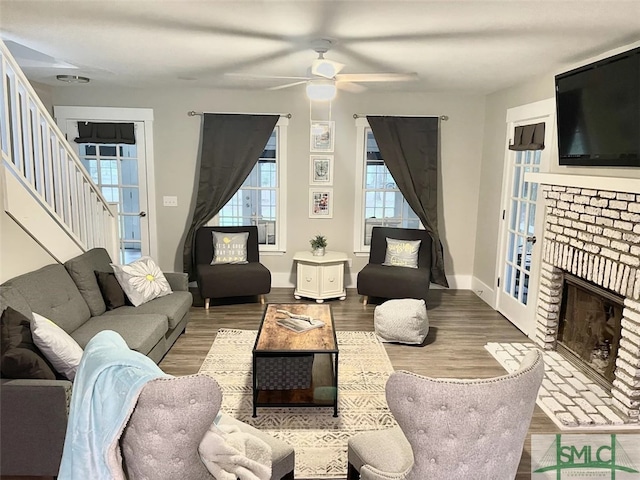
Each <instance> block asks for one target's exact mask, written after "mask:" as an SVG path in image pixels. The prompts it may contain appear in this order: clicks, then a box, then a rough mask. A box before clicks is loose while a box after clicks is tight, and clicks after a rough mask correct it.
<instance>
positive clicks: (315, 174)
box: [309, 155, 333, 185]
mask: <svg viewBox="0 0 640 480" xmlns="http://www.w3.org/2000/svg"><path fill="white" fill-rule="evenodd" d="M309 158H310V165H309V183H310V184H311V185H333V155H311V156H310V157H309Z"/></svg>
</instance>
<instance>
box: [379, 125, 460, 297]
mask: <svg viewBox="0 0 640 480" xmlns="http://www.w3.org/2000/svg"><path fill="white" fill-rule="evenodd" d="M367 120H368V121H369V125H370V126H371V130H372V131H373V136H374V137H375V139H376V142H377V144H378V148H379V149H380V153H381V154H382V158H383V160H384V163H385V165H386V166H387V168H388V169H389V172H390V173H391V176H392V177H393V179H394V180H395V182H396V185H398V189H399V190H400V193H402V195H403V196H404V198H405V199H406V200H407V203H408V204H409V206H410V207H411V208H412V209H413V211H414V212H416V215H418V218H419V219H420V221H421V222H422V224H423V225H424V228H425V229H426V230H427V232H429V235H430V236H431V239H432V240H433V241H432V245H431V282H432V283H436V284H438V285H442V286H443V287H448V286H449V283H448V282H447V277H446V276H445V272H444V258H443V249H442V242H441V241H440V236H439V235H438V140H439V133H438V127H439V125H438V122H439V120H438V118H437V117H378V116H369V115H367Z"/></svg>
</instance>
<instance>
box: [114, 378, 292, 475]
mask: <svg viewBox="0 0 640 480" xmlns="http://www.w3.org/2000/svg"><path fill="white" fill-rule="evenodd" d="M221 402H222V391H221V389H220V386H219V385H218V383H217V382H216V381H215V380H214V379H213V378H211V377H208V376H206V375H201V374H197V375H189V376H185V377H172V378H158V379H155V380H151V381H150V382H148V383H147V384H146V385H145V386H144V388H143V389H142V392H141V393H140V397H139V398H138V402H137V404H136V406H135V409H134V410H133V412H132V414H131V417H130V419H129V422H128V424H127V426H126V428H125V429H124V432H123V434H122V437H121V439H120V443H121V445H122V456H123V459H124V462H123V464H124V465H123V466H124V468H125V469H126V473H127V478H130V479H132V480H135V479H143V478H153V479H155V480H163V479H166V480H174V479H185V480H187V479H188V480H213V479H214V477H213V476H212V475H211V473H209V470H208V469H207V467H206V466H205V464H204V463H203V461H202V460H201V458H200V455H199V454H198V447H199V445H200V444H201V442H202V439H203V437H204V436H205V433H206V432H207V430H208V429H209V427H210V426H211V424H212V423H213V421H214V420H215V419H216V415H220V418H219V419H218V421H217V424H218V426H219V427H220V428H222V429H227V427H234V430H237V431H239V432H240V433H241V434H244V435H246V434H249V435H253V436H255V437H257V438H259V439H260V440H262V441H263V442H264V443H266V444H267V445H268V446H269V447H270V450H271V477H270V478H271V480H293V478H294V463H295V452H294V449H293V447H291V446H290V445H289V444H287V443H286V442H283V441H281V440H278V439H275V438H273V437H271V436H270V435H268V434H266V433H264V432H261V431H259V430H257V429H255V428H253V427H252V426H250V425H248V424H246V423H243V422H240V421H239V420H236V419H234V418H233V417H230V416H228V415H226V414H219V413H218V410H219V408H220V404H221ZM205 458H206V457H205Z"/></svg>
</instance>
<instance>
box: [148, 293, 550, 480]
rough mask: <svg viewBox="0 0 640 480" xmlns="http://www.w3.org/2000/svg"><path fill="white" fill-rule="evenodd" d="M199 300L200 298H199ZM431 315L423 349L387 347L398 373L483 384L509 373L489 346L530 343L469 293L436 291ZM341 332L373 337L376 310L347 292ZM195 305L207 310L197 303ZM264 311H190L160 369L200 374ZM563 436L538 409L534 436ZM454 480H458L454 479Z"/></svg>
mask: <svg viewBox="0 0 640 480" xmlns="http://www.w3.org/2000/svg"><path fill="white" fill-rule="evenodd" d="M194 296H195V295H194ZM428 300H429V301H428V306H427V313H428V316H429V335H428V337H427V339H426V341H425V344H424V345H422V346H409V345H396V344H386V345H385V348H386V350H387V353H388V355H389V358H390V359H391V363H392V364H393V367H394V368H395V369H396V370H410V371H412V372H415V373H419V374H421V375H428V376H431V377H457V378H483V377H491V376H497V375H504V373H505V371H504V369H503V368H502V367H501V366H500V365H499V364H498V362H496V360H495V359H494V358H493V357H492V356H491V355H490V354H489V353H488V352H487V351H486V350H485V349H484V345H485V344H486V343H487V342H527V341H529V340H528V338H527V337H526V336H525V335H524V334H523V333H522V332H520V330H518V329H517V328H516V327H514V326H513V325H512V324H511V323H510V322H509V321H507V320H506V319H505V318H504V317H503V316H502V315H500V314H499V313H498V312H496V311H495V310H493V309H491V308H490V307H489V306H488V305H487V304H486V303H484V302H483V301H482V300H481V299H480V298H479V297H478V296H476V295H475V294H474V293H473V292H472V291H470V290H444V289H432V290H431V291H430V292H429V297H428ZM265 301H266V302H267V303H299V302H301V303H308V302H312V300H304V299H302V300H299V301H297V300H295V299H294V298H293V289H285V288H276V289H273V290H272V291H271V293H270V294H268V295H266V298H265ZM326 303H328V304H330V305H331V308H332V311H333V318H334V322H335V325H336V330H357V331H373V311H374V309H375V307H376V305H375V304H368V305H366V306H363V305H362V297H360V296H359V295H358V294H357V292H356V291H355V289H354V290H348V291H347V299H346V300H345V301H342V302H341V301H339V300H329V301H327V302H326ZM194 304H195V305H202V302H201V300H200V299H198V298H196V299H195V301H194ZM263 310H264V305H261V304H260V303H259V302H257V300H256V299H255V298H249V299H246V301H242V303H230V302H225V303H224V304H221V303H217V304H212V306H211V308H210V309H209V311H206V310H204V308H202V307H201V306H195V307H194V308H192V310H191V320H190V322H189V325H188V326H187V331H186V333H185V334H184V335H182V336H181V337H180V338H179V339H178V341H177V342H176V344H175V345H174V346H173V348H172V349H171V351H169V353H168V354H167V355H166V357H165V358H164V359H163V360H162V362H161V363H160V367H161V368H162V369H163V370H164V371H165V372H167V373H169V374H172V375H188V374H192V373H196V372H197V371H198V369H199V368H200V365H201V364H202V362H203V360H204V358H205V356H206V354H207V353H208V352H209V349H210V348H211V343H212V342H213V339H214V338H215V334H216V331H217V329H218V328H239V329H251V330H255V329H257V328H258V326H259V324H260V320H261V318H262V312H263ZM558 431H559V430H558V429H557V427H556V426H555V425H554V424H553V422H552V421H551V420H550V419H549V418H548V417H547V415H546V414H545V413H544V412H542V410H540V408H539V407H537V406H536V410H535V412H534V415H533V420H532V422H531V428H530V432H533V433H556V432H558ZM530 464H531V458H530V439H529V438H528V439H527V442H526V444H525V451H524V452H523V455H522V459H521V462H520V468H519V472H518V476H517V477H516V478H517V480H525V479H529V478H531V474H530V471H531V470H530ZM452 480H453V479H452Z"/></svg>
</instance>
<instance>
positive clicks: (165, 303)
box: [104, 292, 193, 329]
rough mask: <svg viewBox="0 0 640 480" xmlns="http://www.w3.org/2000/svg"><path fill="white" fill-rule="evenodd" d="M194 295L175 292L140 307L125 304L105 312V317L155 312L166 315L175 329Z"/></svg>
mask: <svg viewBox="0 0 640 480" xmlns="http://www.w3.org/2000/svg"><path fill="white" fill-rule="evenodd" d="M192 303H193V296H192V295H191V293H190V292H173V293H172V294H171V295H165V296H164V297H158V298H154V299H153V300H151V301H150V302H147V303H143V304H142V305H140V306H139V307H133V306H128V305H125V306H123V307H120V308H116V309H114V310H110V311H108V312H105V314H104V316H105V317H112V316H120V315H127V316H133V315H134V314H139V313H155V314H160V315H163V316H166V317H167V319H168V321H169V328H170V329H173V328H175V327H176V325H178V323H180V320H182V319H183V318H184V316H185V315H186V314H187V313H188V312H189V308H191V304H192Z"/></svg>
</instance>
